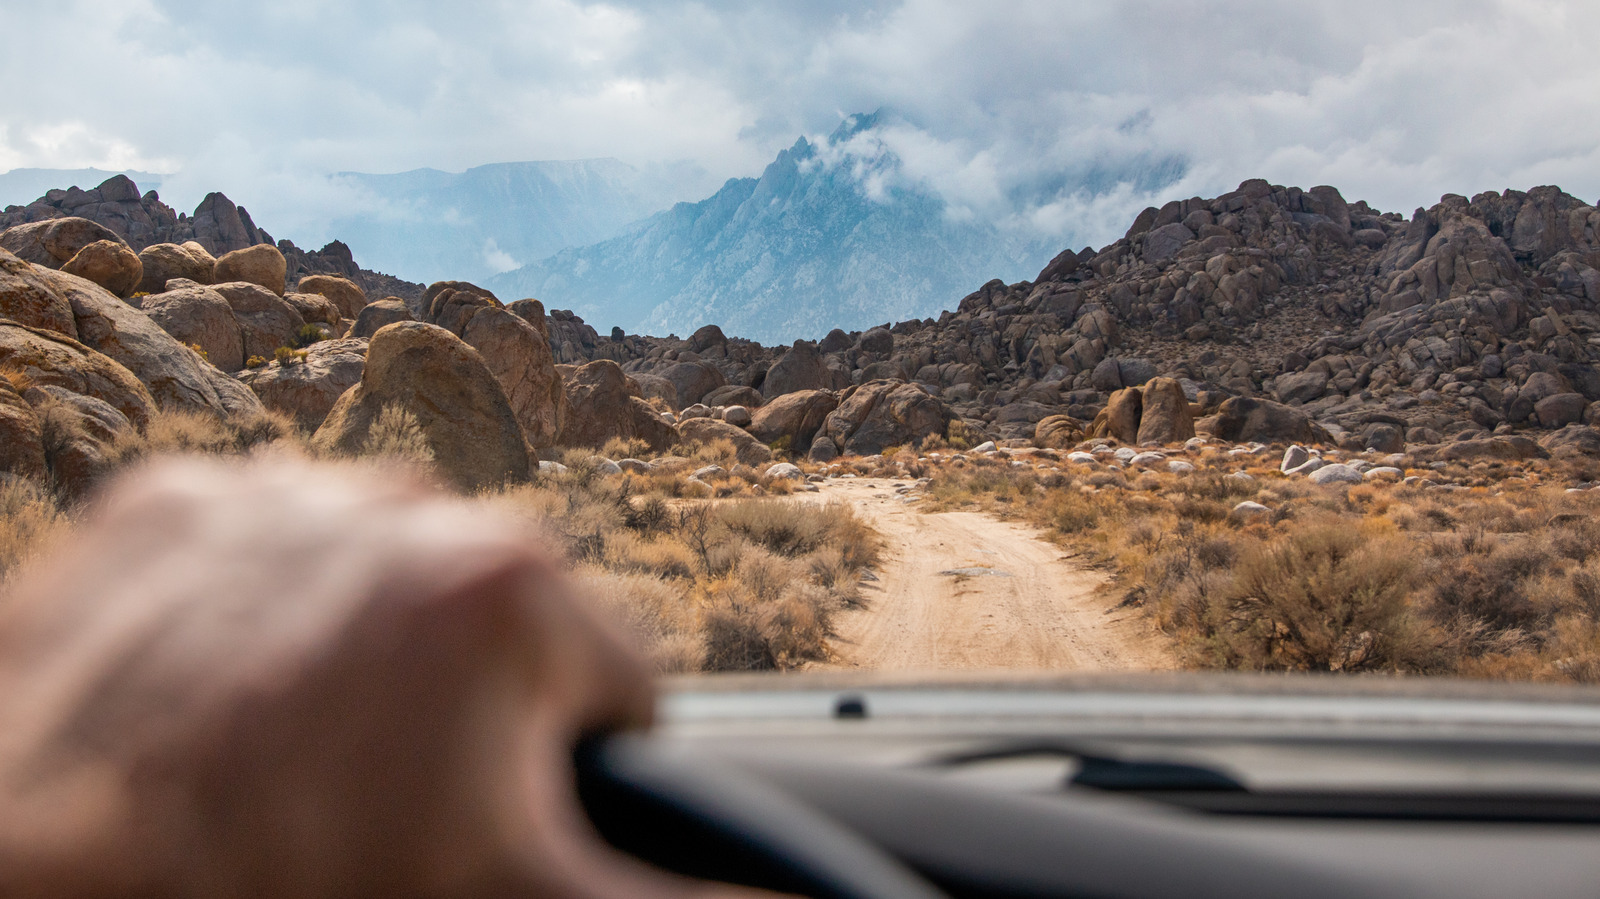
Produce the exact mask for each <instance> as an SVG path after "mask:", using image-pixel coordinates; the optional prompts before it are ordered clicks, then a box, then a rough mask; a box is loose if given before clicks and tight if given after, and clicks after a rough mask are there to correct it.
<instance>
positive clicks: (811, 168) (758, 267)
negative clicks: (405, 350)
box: [490, 114, 1060, 342]
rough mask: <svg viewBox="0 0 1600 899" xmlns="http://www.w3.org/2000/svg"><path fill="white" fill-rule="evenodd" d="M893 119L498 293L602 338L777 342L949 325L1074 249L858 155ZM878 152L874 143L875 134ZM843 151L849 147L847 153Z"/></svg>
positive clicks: (514, 279) (811, 150)
mask: <svg viewBox="0 0 1600 899" xmlns="http://www.w3.org/2000/svg"><path fill="white" fill-rule="evenodd" d="M879 125H880V116H879V115H878V114H874V115H870V116H868V115H858V116H851V117H850V118H849V119H847V120H846V121H845V122H844V123H843V124H842V125H841V126H840V127H839V129H838V130H837V131H835V133H834V134H833V135H830V136H829V137H828V138H827V139H826V140H825V141H823V142H820V143H817V144H813V143H812V142H811V141H808V140H806V139H804V138H801V139H800V140H799V141H797V142H796V143H795V144H794V146H792V147H791V148H789V149H788V150H785V151H783V152H781V153H779V154H778V157H777V159H775V160H774V161H773V162H772V163H771V164H770V165H768V166H767V168H766V171H764V172H763V173H762V175H761V177H760V178H741V179H734V180H730V181H728V182H727V183H726V184H725V185H723V187H722V189H721V190H719V191H717V193H716V194H715V195H713V196H711V197H710V198H708V199H706V200H703V201H701V202H699V203H679V204H678V205H676V206H674V207H672V208H671V209H669V210H667V211H665V212H661V213H659V214H657V215H654V216H652V217H650V218H649V219H647V220H645V221H643V222H640V223H638V224H637V225H635V226H633V227H631V228H629V229H628V231H627V232H626V233H624V234H622V235H620V236H618V237H614V238H612V239H610V240H607V241H604V242H602V243H599V244H596V245H594V246H588V247H582V248H578V249H569V250H563V251H562V252H560V253H557V254H556V255H554V256H553V257H551V258H549V259H546V260H544V261H543V262H541V263H538V264H537V265H532V266H528V267H525V268H522V269H519V270H516V271H511V272H507V273H505V274H502V275H499V276H497V277H495V278H493V279H491V280H490V284H491V285H492V286H493V288H494V289H495V290H496V292H497V293H499V294H501V295H502V296H509V297H522V296H532V297H538V298H539V299H541V300H543V301H544V302H545V304H546V305H547V306H551V307H554V308H568V307H570V308H572V309H573V310H574V311H576V312H578V313H579V314H580V315H582V316H583V317H584V318H585V319H586V320H588V321H589V322H590V323H592V324H594V325H596V326H597V327H600V328H601V329H602V330H604V329H605V328H608V327H610V326H612V325H620V326H622V328H623V329H624V330H626V331H629V332H632V333H649V334H666V333H668V332H675V333H678V334H688V333H690V332H692V331H693V330H694V329H695V328H697V327H699V326H701V325H704V324H707V323H715V324H718V325H720V326H721V327H722V329H723V330H724V331H726V332H727V333H729V334H738V335H740V336H744V337H750V338H754V339H758V340H761V341H764V342H778V341H788V340H792V339H795V338H797V337H806V338H815V337H820V336H822V335H823V334H825V333H826V332H827V331H828V330H829V329H831V328H835V327H840V328H845V329H858V328H865V327H869V326H871V325H874V324H880V323H883V322H886V321H898V320H904V319H909V318H921V317H926V316H932V315H937V314H938V312H939V311H940V310H941V309H944V308H948V306H949V305H950V304H952V303H953V302H954V301H955V300H956V299H958V298H960V297H961V296H963V295H964V294H966V293H967V292H969V291H970V290H972V288H973V287H974V286H975V285H979V284H982V283H984V282H985V281H987V280H989V279H991V278H1002V279H1005V280H1007V281H1017V280H1021V279H1023V278H1028V277H1032V276H1033V275H1035V274H1037V273H1038V271H1039V269H1040V268H1041V267H1043V265H1044V263H1045V262H1047V261H1049V259H1050V257H1051V256H1052V255H1054V253H1055V252H1056V251H1058V250H1059V249H1060V247H1059V245H1058V244H1059V238H1056V239H1052V240H1048V241H1047V240H1046V239H1044V238H1036V237H1027V236H1019V235H1018V234H1015V233H1008V232H1006V231H1003V230H1002V229H1000V228H999V227H996V226H995V225H994V224H991V223H988V222H978V221H971V220H968V221H955V220H952V217H951V216H949V215H947V214H946V212H947V210H946V206H945V204H944V202H943V201H942V200H941V199H940V198H939V196H938V195H937V194H935V193H934V192H933V191H932V190H931V189H928V188H926V187H923V186H919V185H917V184H915V183H913V182H910V181H909V180H908V179H905V178H900V177H897V174H898V173H899V170H900V161H899V160H898V159H897V158H896V157H894V156H893V154H892V153H878V154H876V155H873V154H871V153H868V154H866V155H861V154H859V153H857V154H855V155H852V153H853V151H852V150H850V149H849V147H859V146H860V145H861V143H862V142H861V141H854V142H852V139H853V138H855V137H857V136H858V135H863V134H865V133H866V132H870V131H871V130H872V129H874V128H876V127H878V126H879ZM867 137H869V138H870V135H867ZM841 148H845V149H843V150H841Z"/></svg>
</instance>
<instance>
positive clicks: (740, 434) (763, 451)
mask: <svg viewBox="0 0 1600 899" xmlns="http://www.w3.org/2000/svg"><path fill="white" fill-rule="evenodd" d="M678 435H679V436H680V437H682V438H683V442H684V443H689V444H703V443H712V442H714V441H717V440H726V441H728V442H729V443H732V444H733V446H734V450H735V455H736V456H737V458H738V459H739V461H740V462H741V463H742V464H744V465H751V466H756V465H763V464H765V463H767V462H771V461H772V450H771V449H770V448H769V447H768V446H767V445H766V444H765V443H762V442H761V441H759V440H757V439H756V438H754V437H752V436H750V433H749V432H748V431H745V430H744V429H743V428H737V427H734V426H733V425H731V424H728V423H727V422H725V421H717V420H716V419H714V418H690V419H686V420H684V421H682V422H679V423H678Z"/></svg>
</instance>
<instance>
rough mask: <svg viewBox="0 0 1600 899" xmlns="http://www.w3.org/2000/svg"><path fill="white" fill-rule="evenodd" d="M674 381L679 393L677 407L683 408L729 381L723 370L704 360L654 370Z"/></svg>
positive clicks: (673, 383) (658, 374)
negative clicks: (718, 369) (723, 374)
mask: <svg viewBox="0 0 1600 899" xmlns="http://www.w3.org/2000/svg"><path fill="white" fill-rule="evenodd" d="M654 374H655V375H657V376H659V377H662V378H665V379H666V380H668V381H670V382H671V383H672V387H673V389H674V390H676V391H677V393H678V401H677V402H676V403H675V404H674V407H675V408H678V409H683V408H686V407H688V406H693V405H694V404H695V403H698V402H700V401H701V399H702V398H703V397H705V395H706V394H708V393H710V392H711V391H713V390H716V389H717V388H718V387H722V386H724V385H726V384H727V383H728V379H727V378H724V377H723V376H722V372H720V371H717V369H716V367H714V366H712V365H708V364H706V363H704V362H679V363H677V364H676V365H669V366H667V367H666V368H664V369H661V370H659V371H656V372H654Z"/></svg>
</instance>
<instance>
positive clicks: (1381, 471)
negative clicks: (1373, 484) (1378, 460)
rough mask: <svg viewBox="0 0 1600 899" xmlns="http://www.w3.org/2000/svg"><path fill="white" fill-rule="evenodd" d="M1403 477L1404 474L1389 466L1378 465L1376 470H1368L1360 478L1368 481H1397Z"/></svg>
mask: <svg viewBox="0 0 1600 899" xmlns="http://www.w3.org/2000/svg"><path fill="white" fill-rule="evenodd" d="M1405 476H1406V473H1405V472H1403V471H1401V470H1400V469H1398V468H1395V467H1393V466H1391V465H1380V466H1378V467H1377V468H1369V469H1367V470H1366V471H1365V472H1363V473H1362V475H1361V477H1363V478H1365V479H1366V480H1369V481H1398V480H1400V479H1401V478H1403V477H1405Z"/></svg>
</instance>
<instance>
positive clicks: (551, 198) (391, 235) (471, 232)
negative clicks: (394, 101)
mask: <svg viewBox="0 0 1600 899" xmlns="http://www.w3.org/2000/svg"><path fill="white" fill-rule="evenodd" d="M335 177H336V178H337V179H338V180H340V181H342V182H344V184H345V185H346V186H353V187H355V188H356V189H357V191H358V194H357V202H355V203H354V204H353V207H352V208H353V209H356V210H359V211H357V212H353V213H351V214H349V215H346V216H343V217H340V218H336V219H334V220H333V221H332V222H331V223H330V225H329V228H328V231H329V233H330V234H334V235H336V236H338V238H339V239H340V240H342V241H344V242H345V243H347V244H349V245H350V248H351V249H352V250H353V251H354V252H355V254H356V257H357V258H358V259H360V260H361V262H362V264H363V265H365V266H367V267H369V268H374V269H377V270H379V271H385V272H391V273H393V274H395V275H398V276H399V277H402V278H407V279H410V280H413V281H421V282H424V283H427V282H431V281H436V280H440V279H446V278H449V279H464V280H474V281H478V280H482V279H485V278H487V277H489V276H490V275H493V274H495V273H497V272H502V271H506V270H508V269H513V268H517V267H518V266H522V265H527V264H528V263H530V262H535V261H537V260H540V259H543V258H545V257H546V256H549V255H550V254H552V253H554V252H556V251H557V250H561V249H563V248H566V247H573V246H581V245H584V244H591V243H595V242H597V241H601V240H605V239H606V238H609V237H612V236H614V235H616V234H618V233H619V232H620V231H621V230H622V229H623V227H624V226H625V225H627V224H629V223H631V222H634V221H636V220H638V219H640V218H643V217H644V216H647V215H649V214H650V213H652V212H656V211H658V210H660V209H664V208H666V206H667V205H668V204H669V203H670V202H671V197H670V196H668V195H667V194H666V193H665V189H666V183H667V182H666V179H664V178H663V177H661V176H660V175H659V174H646V173H643V172H641V171H640V170H638V169H635V168H634V167H632V166H629V165H626V164H624V163H622V162H618V161H617V160H615V159H576V160H568V161H561V162H508V163H499V164H496V165H484V166H478V167H477V168H472V169H468V170H466V171H465V172H461V173H452V172H441V171H437V170H435V169H417V170H415V171H410V172H401V173H399V174H394V175H370V174H362V173H358V172H344V173H341V174H339V175H337V176H335Z"/></svg>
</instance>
